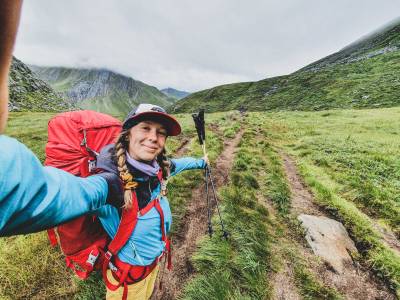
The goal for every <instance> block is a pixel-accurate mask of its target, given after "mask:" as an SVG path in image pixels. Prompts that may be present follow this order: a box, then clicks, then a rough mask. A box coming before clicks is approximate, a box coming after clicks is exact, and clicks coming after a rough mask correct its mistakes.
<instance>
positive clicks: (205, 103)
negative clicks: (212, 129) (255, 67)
mask: <svg viewBox="0 0 400 300" xmlns="http://www.w3.org/2000/svg"><path fill="white" fill-rule="evenodd" d="M399 95H400V18H397V19H396V20H394V21H392V22H390V23H389V24H387V25H386V26H384V27H382V28H379V29H378V30H376V31H374V32H372V33H371V34H369V35H366V36H364V37H362V38H360V39H359V40H357V41H355V42H354V43H352V44H350V45H348V46H347V47H345V48H343V49H342V50H340V51H339V52H337V53H334V54H332V55H329V56H327V57H325V58H323V59H321V60H318V61H316V62H314V63H312V64H310V65H308V66H306V67H304V68H302V69H300V70H298V71H296V72H294V73H292V74H290V75H285V76H278V77H273V78H267V79H264V80H260V81H257V82H242V83H234V84H226V85H222V86H217V87H214V88H211V89H207V90H203V91H200V92H197V93H193V94H191V95H189V96H188V97H186V98H185V99H182V100H180V101H179V102H177V103H176V104H175V105H174V107H173V108H172V110H173V111H175V112H194V111H197V110H198V109H199V108H205V109H206V110H207V111H226V110H234V109H238V108H240V107H241V106H243V107H245V108H247V109H248V110H252V111H258V110H322V109H330V108H366V107H390V106H397V105H400V96H399Z"/></svg>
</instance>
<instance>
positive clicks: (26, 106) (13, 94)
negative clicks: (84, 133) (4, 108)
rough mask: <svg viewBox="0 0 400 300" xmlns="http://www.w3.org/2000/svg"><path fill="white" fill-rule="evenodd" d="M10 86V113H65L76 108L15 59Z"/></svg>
mask: <svg viewBox="0 0 400 300" xmlns="http://www.w3.org/2000/svg"><path fill="white" fill-rule="evenodd" d="M9 86H10V101H9V105H8V106H9V110H10V111H64V110H70V109H73V108H74V107H73V105H72V104H70V103H68V102H66V101H64V100H63V99H62V97H61V95H59V94H58V93H56V92H55V91H54V90H53V89H52V88H51V87H50V86H49V85H48V84H47V83H46V82H44V81H43V80H41V79H40V78H39V77H38V76H37V75H36V74H34V73H32V71H31V70H30V69H29V68H28V67H27V66H26V65H25V64H24V63H23V62H21V61H20V60H18V59H16V58H15V57H13V60H12V64H11V70H10V80H9Z"/></svg>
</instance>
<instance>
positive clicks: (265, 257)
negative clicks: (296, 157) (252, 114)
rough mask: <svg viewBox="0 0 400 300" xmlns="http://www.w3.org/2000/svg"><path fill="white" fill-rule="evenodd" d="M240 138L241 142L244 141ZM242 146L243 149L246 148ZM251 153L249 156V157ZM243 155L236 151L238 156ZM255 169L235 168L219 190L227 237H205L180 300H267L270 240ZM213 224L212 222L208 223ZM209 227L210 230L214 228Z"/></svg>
mask: <svg viewBox="0 0 400 300" xmlns="http://www.w3.org/2000/svg"><path fill="white" fill-rule="evenodd" d="M250 135H251V134H248V133H245V135H244V139H245V140H246V139H248V140H249V141H250ZM246 147H247V145H246ZM253 154H254V153H253ZM246 155H248V153H247V149H245V148H244V147H243V143H242V146H241V148H240V150H239V152H238V155H237V158H236V162H237V159H239V158H238V157H242V158H243V157H244V156H246ZM256 170H259V166H257V165H256V164H254V165H250V166H249V168H248V169H247V170H243V169H242V168H241V167H240V166H239V165H238V164H236V163H235V167H234V170H233V172H232V174H231V178H232V181H231V183H230V184H229V185H228V186H226V187H224V188H223V189H222V190H221V191H220V199H221V200H222V203H223V205H222V215H223V219H224V222H225V225H226V228H227V231H228V232H229V233H230V236H229V239H228V240H225V239H222V238H221V232H220V231H219V230H217V231H216V232H215V233H214V235H213V237H212V238H211V239H210V238H208V237H205V238H204V239H203V240H202V241H201V243H200V245H199V250H198V251H197V253H196V254H195V255H194V256H193V258H192V260H193V264H194V266H195V269H196V276H195V277H194V279H193V280H192V281H190V282H189V283H188V284H187V286H186V287H185V290H184V293H183V295H182V299H265V298H266V297H269V296H270V292H271V290H270V286H269V284H268V280H267V274H268V271H269V270H270V267H271V266H270V255H271V254H270V245H269V244H270V238H269V236H268V234H267V228H266V223H265V220H266V218H267V216H266V213H267V212H266V210H265V209H263V208H262V207H261V206H260V205H259V204H258V203H257V200H256V195H255V192H256V190H257V189H258V188H259V186H258V181H257V179H256V177H254V173H253V172H254V171H256ZM213 223H214V224H217V219H216V218H214V220H213ZM217 228H218V227H217V225H215V229H217Z"/></svg>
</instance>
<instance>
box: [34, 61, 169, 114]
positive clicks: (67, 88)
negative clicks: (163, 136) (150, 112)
mask: <svg viewBox="0 0 400 300" xmlns="http://www.w3.org/2000/svg"><path fill="white" fill-rule="evenodd" d="M31 68H32V69H33V70H34V72H35V73H36V74H37V75H38V76H39V77H40V78H42V79H43V80H45V81H46V82H48V83H49V84H50V85H51V86H52V87H53V89H54V90H56V91H58V92H59V93H61V94H62V95H63V97H64V98H65V99H69V100H70V101H71V102H72V103H74V104H76V105H77V106H79V107H80V108H84V109H93V110H97V111H101V112H105V113H110V114H118V115H120V114H126V113H127V112H129V111H130V110H131V109H132V108H133V107H134V106H137V105H138V104H140V103H152V104H156V105H160V106H163V107H169V106H170V105H171V104H172V103H173V102H174V99H172V98H170V97H168V96H166V95H164V94H163V93H161V92H160V91H159V90H158V89H157V88H156V87H154V86H150V85H148V84H145V83H143V82H142V81H139V80H136V79H134V78H132V77H129V76H126V75H123V74H120V73H117V72H114V71H111V70H108V69H105V68H82V69H81V68H68V67H41V66H31Z"/></svg>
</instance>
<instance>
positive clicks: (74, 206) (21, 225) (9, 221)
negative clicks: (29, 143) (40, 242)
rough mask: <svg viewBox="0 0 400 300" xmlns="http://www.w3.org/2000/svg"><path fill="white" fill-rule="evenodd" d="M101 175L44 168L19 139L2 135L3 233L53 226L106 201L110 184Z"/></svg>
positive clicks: (0, 232)
mask: <svg viewBox="0 0 400 300" xmlns="http://www.w3.org/2000/svg"><path fill="white" fill-rule="evenodd" d="M107 182H108V180H107V178H104V177H101V176H100V175H95V176H91V177H88V178H78V177H75V176H73V175H71V174H69V173H67V172H65V171H62V170H59V169H56V168H52V167H43V166H42V165H41V163H40V161H39V160H38V159H37V157H36V156H35V155H34V154H33V153H32V152H31V151H30V150H29V149H28V148H26V146H25V145H23V144H21V143H19V142H18V141H17V140H15V139H12V138H9V137H6V136H4V135H3V136H0V236H8V235H15V234H21V233H31V232H36V231H40V230H44V229H48V228H51V227H54V226H56V225H58V224H60V223H63V222H66V221H69V220H71V219H73V218H76V217H79V216H81V215H83V214H86V213H90V212H93V211H94V210H96V209H98V208H100V207H101V206H103V205H104V204H105V203H106V198H107V194H108V192H109V186H108V184H107Z"/></svg>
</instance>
